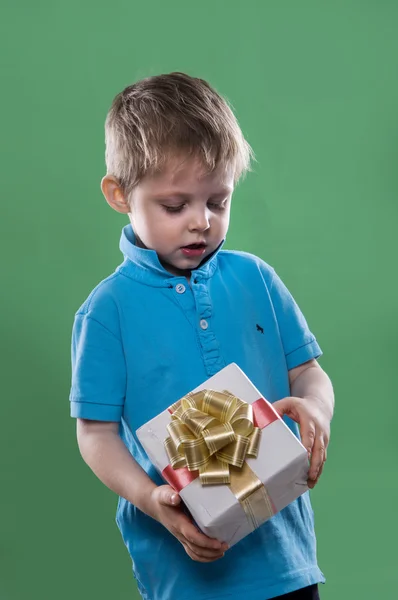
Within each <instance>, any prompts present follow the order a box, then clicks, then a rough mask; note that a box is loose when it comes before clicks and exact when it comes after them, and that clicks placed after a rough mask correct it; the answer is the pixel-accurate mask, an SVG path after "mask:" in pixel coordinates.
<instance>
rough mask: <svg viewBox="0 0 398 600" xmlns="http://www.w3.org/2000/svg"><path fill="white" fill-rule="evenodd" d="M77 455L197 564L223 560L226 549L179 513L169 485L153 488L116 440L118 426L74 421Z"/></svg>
mask: <svg viewBox="0 0 398 600" xmlns="http://www.w3.org/2000/svg"><path fill="white" fill-rule="evenodd" d="M77 440H78V445H79V449H80V453H81V455H82V457H83V459H84V461H85V462H86V463H87V464H88V466H89V467H90V468H91V470H92V471H93V472H94V473H95V475H96V476H97V477H98V478H99V479H100V480H101V481H102V482H103V483H104V484H105V485H106V486H107V487H108V488H109V489H111V490H112V491H114V492H115V493H116V494H118V495H119V496H122V497H123V498H125V499H126V500H128V501H129V502H130V503H131V504H133V505H134V506H136V507H137V508H138V509H139V510H141V511H142V512H144V513H145V514H147V515H149V516H150V517H152V518H153V519H156V520H157V521H159V523H161V524H162V525H164V527H166V528H167V529H168V530H169V531H170V533H172V534H173V535H174V536H175V537H176V538H177V539H178V540H179V541H180V542H181V543H182V545H183V546H184V548H185V551H186V552H187V554H188V555H189V556H190V557H191V558H192V559H193V560H197V561H199V562H211V561H213V560H217V559H218V558H221V556H223V554H224V552H225V550H226V549H227V546H226V545H225V544H222V543H221V542H219V541H218V540H215V539H212V538H209V537H208V536H206V535H204V534H203V533H201V532H200V531H198V530H197V528H196V527H195V526H194V525H193V523H192V522H191V521H190V520H189V518H188V517H187V515H185V513H184V512H183V511H182V509H181V507H180V506H179V505H180V497H179V495H178V494H177V493H176V492H175V491H174V490H173V488H172V487H170V486H169V485H161V486H157V485H156V484H155V483H154V482H153V481H152V479H151V478H150V477H148V475H147V474H146V473H145V471H144V470H143V469H142V468H141V466H140V465H139V464H138V463H137V462H136V461H135V460H134V458H133V457H132V456H131V454H130V452H129V451H128V450H127V448H126V446H125V445H124V443H123V441H122V439H121V438H120V436H119V423H117V422H106V421H91V420H87V419H77Z"/></svg>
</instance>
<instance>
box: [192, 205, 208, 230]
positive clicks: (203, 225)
mask: <svg viewBox="0 0 398 600" xmlns="http://www.w3.org/2000/svg"><path fill="white" fill-rule="evenodd" d="M209 227H210V219H209V214H208V211H207V210H206V211H203V212H202V211H200V212H199V211H198V212H195V213H194V214H193V215H192V217H191V222H190V230H191V231H206V229H209Z"/></svg>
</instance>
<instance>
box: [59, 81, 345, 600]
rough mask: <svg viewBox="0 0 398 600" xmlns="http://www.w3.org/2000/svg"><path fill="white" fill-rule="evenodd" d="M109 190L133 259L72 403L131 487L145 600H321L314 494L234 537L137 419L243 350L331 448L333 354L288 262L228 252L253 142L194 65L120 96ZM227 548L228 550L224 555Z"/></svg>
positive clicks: (95, 331)
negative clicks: (219, 526) (159, 467)
mask: <svg viewBox="0 0 398 600" xmlns="http://www.w3.org/2000/svg"><path fill="white" fill-rule="evenodd" d="M105 129H106V165H107V175H106V176H105V177H104V178H103V180H102V191H103V193H104V196H105V198H106V200H107V202H108V203H109V204H110V206H111V207H112V208H113V209H115V210H117V211H118V212H121V213H125V214H126V215H128V217H129V220H130V224H129V225H127V226H126V227H124V229H123V231H122V236H121V242H120V249H121V251H122V253H123V255H124V261H123V263H122V264H121V265H120V266H119V267H118V268H117V269H116V271H115V272H114V273H113V274H112V275H110V276H109V277H108V278H107V279H105V280H104V281H102V282H101V283H100V284H99V285H98V286H97V287H96V288H95V289H94V290H93V291H92V292H91V294H90V295H89V297H88V298H87V300H86V301H85V302H84V304H83V305H82V306H81V308H80V309H79V310H78V312H77V313H76V316H75V323H74V328H73V342H72V367H73V368H72V372H73V373H72V389H71V395H70V400H71V414H72V416H73V417H76V418H77V438H78V444H79V448H80V451H81V454H82V457H83V459H84V460H85V461H86V463H87V464H88V465H89V466H90V468H91V469H92V470H93V471H94V473H95V474H96V475H97V476H98V477H99V479H100V480H101V481H102V482H103V483H104V484H105V485H106V486H108V487H109V488H110V489H112V490H113V491H114V492H116V493H117V494H118V495H119V496H120V498H119V504H118V509H117V523H118V526H119V528H120V531H121V534H122V536H123V539H124V542H125V544H126V546H127V549H128V551H129V553H130V556H131V558H132V561H133V569H134V574H135V577H136V579H137V583H138V587H139V590H140V593H141V595H142V596H143V598H145V599H147V600H211V599H214V600H215V599H218V600H220V599H221V600H222V599H225V600H227V599H230V600H232V599H234V598H240V597H241V596H242V595H244V597H245V598H246V600H267V599H269V598H275V597H280V596H282V597H283V598H291V599H292V600H293V599H296V600H299V599H303V600H304V599H306V600H307V599H314V598H318V597H319V596H318V591H317V584H318V583H319V582H324V576H323V574H322V573H321V571H320V570H319V568H318V565H317V561H316V542H315V535H314V528H313V512H312V509H311V505H310V500H309V494H308V492H307V493H305V494H304V495H302V496H301V497H300V498H298V499H297V500H296V501H295V502H293V503H291V504H290V505H289V506H287V507H286V508H285V509H284V510H283V511H281V512H280V513H278V514H276V515H275V516H274V517H273V518H272V519H270V520H269V521H267V522H266V523H265V524H264V525H263V526H262V527H260V528H259V529H257V530H256V531H255V532H253V533H252V534H250V535H249V536H247V537H246V538H245V539H243V540H242V541H241V542H239V543H238V544H236V545H235V546H233V547H232V548H230V549H228V547H227V545H226V544H225V543H224V540H215V539H211V538H209V537H207V536H206V535H204V534H203V533H201V532H200V531H199V530H198V529H197V528H196V527H195V525H194V523H193V522H192V521H191V520H190V518H189V517H188V516H187V514H186V513H185V512H184V511H183V509H182V506H181V501H180V498H179V496H178V494H177V493H175V492H174V490H173V489H172V488H171V487H170V486H168V485H164V484H163V481H162V479H161V478H160V477H159V475H158V474H157V473H156V471H155V469H154V467H153V466H152V465H151V463H150V461H149V460H148V457H147V456H146V455H145V453H144V451H143V449H142V447H141V446H140V444H139V442H138V440H137V438H136V435H135V431H136V430H137V429H138V428H139V427H140V426H141V425H142V424H144V423H145V422H146V421H148V420H149V419H152V418H153V417H155V416H156V415H157V414H158V413H160V412H161V411H163V410H165V409H166V408H167V407H168V406H170V405H171V404H172V403H174V402H175V401H176V400H178V399H179V398H181V397H182V396H183V395H184V394H186V393H187V392H189V391H190V390H192V389H193V388H195V387H196V386H198V385H199V384H200V383H202V382H203V381H204V380H206V379H208V378H209V377H211V376H212V375H214V374H215V373H217V372H218V371H219V370H220V369H222V368H223V367H224V366H226V365H227V364H229V363H231V362H235V363H237V364H238V365H239V366H240V367H241V369H242V370H243V371H244V372H245V373H246V375H247V376H248V377H249V378H250V379H251V380H252V381H253V383H254V385H255V386H256V387H257V388H258V389H259V390H260V391H261V393H262V394H263V395H264V397H265V398H267V399H268V400H269V401H271V402H274V406H275V408H276V409H277V410H278V412H279V413H280V414H281V415H285V417H286V422H287V424H288V426H289V427H290V428H291V429H292V430H293V432H294V433H295V434H296V435H299V429H298V425H297V424H299V425H300V434H301V439H302V442H303V444H304V445H305V447H306V448H307V449H308V453H309V457H310V459H311V462H310V470H309V487H313V486H314V485H315V484H316V482H317V481H318V479H319V476H320V474H321V472H322V467H323V463H324V461H325V459H326V447H327V445H328V439H329V432H330V421H331V418H332V412H333V403H334V399H333V390H332V386H331V383H330V380H329V378H328V376H327V375H326V374H325V372H324V371H323V370H322V369H321V367H320V366H319V365H318V363H317V361H316V358H317V357H319V356H320V355H321V354H322V352H321V350H320V348H319V346H318V344H317V342H316V339H315V337H314V336H313V335H312V333H311V332H310V331H309V329H308V326H307V323H306V321H305V319H304V317H303V315H302V313H301V312H300V310H299V308H298V306H297V304H296V303H295V301H294V300H293V298H292V296H291V295H290V293H289V292H288V290H287V289H286V287H285V286H284V284H283V283H282V281H281V280H280V279H279V277H278V276H277V274H276V273H275V271H274V270H273V268H272V267H270V266H269V265H268V264H266V263H265V262H263V261H262V260H261V259H259V258H257V257H255V256H253V255H251V254H247V253H244V252H233V251H228V250H222V249H221V248H222V245H223V242H224V239H225V236H226V234H227V230H228V225H229V216H230V207H231V197H232V192H233V190H234V186H235V185H236V183H237V181H238V180H239V178H240V177H241V176H242V175H243V174H244V173H245V172H246V171H247V170H248V169H249V162H250V158H251V149H250V147H249V145H248V143H247V142H246V141H245V139H244V137H243V135H242V132H241V130H240V128H239V125H238V123H237V121H236V119H235V116H234V115H233V113H232V111H231V109H230V108H229V106H228V105H227V103H226V101H225V100H224V99H223V98H221V97H220V96H219V95H218V94H217V93H216V91H215V90H214V89H212V88H211V87H210V86H209V85H208V84H207V83H206V82H205V81H203V80H201V79H196V78H192V77H189V76H188V75H185V74H182V73H171V74H168V75H160V76H156V77H150V78H148V79H145V80H142V81H139V82H138V83H135V84H134V85H132V86H129V87H128V88H126V89H125V90H124V91H123V92H121V93H120V94H119V95H118V96H116V98H115V100H114V102H113V104H112V107H111V109H110V111H109V113H108V116H107V120H106V126H105ZM219 559H221V560H219Z"/></svg>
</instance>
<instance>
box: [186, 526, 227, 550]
mask: <svg viewBox="0 0 398 600" xmlns="http://www.w3.org/2000/svg"><path fill="white" fill-rule="evenodd" d="M180 531H181V535H183V536H184V538H185V540H184V541H185V542H187V543H188V544H193V545H195V546H198V547H200V548H207V549H212V550H217V551H220V550H221V549H222V548H223V544H222V543H221V542H219V541H218V540H215V539H212V538H209V537H207V535H204V534H203V533H200V531H198V530H197V529H196V527H195V526H194V525H192V524H191V523H188V524H186V525H184V526H183V527H181V530H180ZM224 548H225V549H226V547H225V546H224Z"/></svg>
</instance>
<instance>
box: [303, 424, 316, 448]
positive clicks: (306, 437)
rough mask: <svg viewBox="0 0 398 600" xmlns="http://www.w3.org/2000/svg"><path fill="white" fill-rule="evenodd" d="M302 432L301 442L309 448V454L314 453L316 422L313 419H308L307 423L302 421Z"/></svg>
mask: <svg viewBox="0 0 398 600" xmlns="http://www.w3.org/2000/svg"><path fill="white" fill-rule="evenodd" d="M300 432H301V443H302V444H303V446H304V448H305V449H306V450H307V452H308V455H310V454H313V452H314V450H313V447H314V442H315V424H314V423H313V421H307V422H306V423H300Z"/></svg>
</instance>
